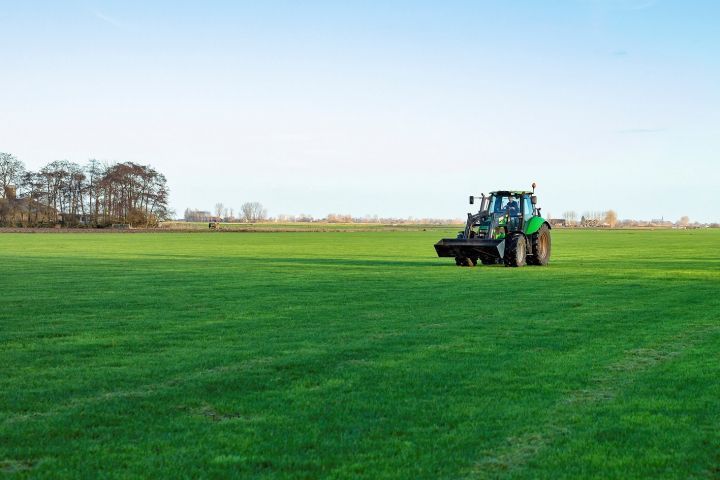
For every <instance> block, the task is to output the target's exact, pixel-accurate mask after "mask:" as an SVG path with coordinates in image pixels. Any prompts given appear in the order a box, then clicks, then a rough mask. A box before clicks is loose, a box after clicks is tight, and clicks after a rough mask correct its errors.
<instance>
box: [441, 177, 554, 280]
mask: <svg viewBox="0 0 720 480" xmlns="http://www.w3.org/2000/svg"><path fill="white" fill-rule="evenodd" d="M475 200H476V198H475V197H473V196H471V197H470V204H471V205H472V204H474V203H475ZM479 200H480V210H479V211H478V213H476V214H472V213H468V219H467V223H466V224H465V230H464V231H462V232H460V233H459V234H458V236H457V238H444V239H442V240H440V241H439V242H438V243H436V244H435V251H436V252H437V254H438V257H454V258H455V264H456V265H458V266H462V267H464V266H467V267H474V266H475V265H477V263H478V260H479V261H480V262H481V263H482V264H483V265H495V264H504V265H505V266H506V267H522V266H523V265H526V264H529V265H547V263H548V261H549V260H550V228H551V227H550V223H548V221H547V220H545V219H544V218H542V217H541V216H540V209H539V208H538V207H537V206H536V205H537V197H536V196H535V184H534V183H533V184H532V192H528V191H522V190H498V191H496V192H490V194H489V195H488V196H485V194H482V196H481V197H480V198H479Z"/></svg>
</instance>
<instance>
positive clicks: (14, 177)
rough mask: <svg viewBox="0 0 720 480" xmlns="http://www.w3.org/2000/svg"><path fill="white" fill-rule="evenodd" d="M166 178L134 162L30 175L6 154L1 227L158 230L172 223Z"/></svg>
mask: <svg viewBox="0 0 720 480" xmlns="http://www.w3.org/2000/svg"><path fill="white" fill-rule="evenodd" d="M168 193H169V192H168V188H167V180H166V178H165V176H164V175H163V174H162V173H160V172H158V171H157V170H155V169H153V168H152V167H150V166H147V165H139V164H137V163H133V162H123V163H113V164H103V163H100V162H98V161H97V160H90V161H89V162H88V163H87V164H86V165H79V164H77V163H74V162H70V161H67V160H58V161H54V162H51V163H48V164H47V165H45V166H44V167H42V168H41V169H39V170H37V171H30V170H27V169H26V168H25V165H24V164H23V163H22V162H21V161H19V160H18V159H17V158H16V157H15V156H13V155H11V154H9V153H0V225H4V226H54V225H58V224H60V225H63V226H93V227H103V226H109V225H111V224H118V223H120V224H130V225H132V226H146V227H149V226H155V225H157V224H158V222H159V221H161V220H165V219H166V218H168V217H169V216H170V215H171V213H172V212H170V211H169V209H168Z"/></svg>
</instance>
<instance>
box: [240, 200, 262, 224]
mask: <svg viewBox="0 0 720 480" xmlns="http://www.w3.org/2000/svg"><path fill="white" fill-rule="evenodd" d="M240 215H241V217H242V220H243V222H262V221H264V220H265V219H266V218H267V210H265V208H263V206H262V204H261V203H260V202H245V203H243V204H242V206H241V207H240Z"/></svg>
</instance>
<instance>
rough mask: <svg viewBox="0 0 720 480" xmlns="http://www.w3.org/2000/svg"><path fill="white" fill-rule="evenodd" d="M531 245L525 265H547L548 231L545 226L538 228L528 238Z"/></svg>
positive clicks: (548, 252)
mask: <svg viewBox="0 0 720 480" xmlns="http://www.w3.org/2000/svg"><path fill="white" fill-rule="evenodd" d="M530 242H531V243H532V255H528V257H527V263H528V264H530V265H547V264H548V261H549V260H550V247H551V242H550V229H549V228H548V226H547V225H543V226H542V227H540V230H538V231H537V232H535V233H534V234H533V235H532V236H531V237H530Z"/></svg>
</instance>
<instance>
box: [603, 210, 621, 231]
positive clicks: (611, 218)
mask: <svg viewBox="0 0 720 480" xmlns="http://www.w3.org/2000/svg"><path fill="white" fill-rule="evenodd" d="M617 221H618V216H617V212H615V210H608V211H607V212H605V223H607V224H608V225H609V226H610V228H615V225H617Z"/></svg>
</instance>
